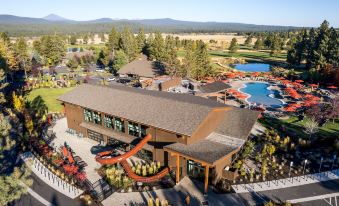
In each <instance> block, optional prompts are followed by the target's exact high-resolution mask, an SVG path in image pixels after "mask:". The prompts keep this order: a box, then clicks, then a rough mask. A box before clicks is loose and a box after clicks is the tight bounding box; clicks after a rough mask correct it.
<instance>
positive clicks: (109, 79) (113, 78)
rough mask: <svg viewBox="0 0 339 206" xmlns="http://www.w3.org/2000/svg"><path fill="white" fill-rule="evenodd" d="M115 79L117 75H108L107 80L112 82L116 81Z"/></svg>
mask: <svg viewBox="0 0 339 206" xmlns="http://www.w3.org/2000/svg"><path fill="white" fill-rule="evenodd" d="M115 80H116V79H115V77H108V78H107V81H108V82H112V81H115Z"/></svg>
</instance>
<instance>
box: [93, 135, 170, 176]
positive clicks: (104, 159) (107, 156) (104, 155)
mask: <svg viewBox="0 0 339 206" xmlns="http://www.w3.org/2000/svg"><path fill="white" fill-rule="evenodd" d="M151 139H152V136H151V135H150V134H148V135H146V136H145V137H144V138H143V139H142V140H141V141H140V142H139V143H138V144H137V145H136V146H135V147H134V148H133V149H131V150H130V151H128V152H126V153H125V154H122V155H119V156H116V157H111V155H112V153H113V151H111V150H110V151H104V152H100V153H98V154H97V156H96V157H95V160H96V161H97V162H99V163H100V164H103V165H106V164H115V163H120V164H121V166H122V167H123V168H124V170H125V171H126V173H127V176H128V177H130V178H132V179H134V180H135V181H138V182H154V181H157V180H159V179H161V178H162V177H164V176H165V175H166V174H168V173H169V168H168V167H167V168H165V169H163V170H162V171H160V172H159V173H158V174H156V175H153V176H150V177H142V176H139V175H136V174H135V173H134V172H133V170H132V169H131V167H130V166H129V164H128V162H127V161H126V159H127V158H129V157H131V156H133V155H135V154H136V153H137V152H138V151H140V150H141V149H142V147H143V146H144V145H145V144H147V142H148V141H149V140H151Z"/></svg>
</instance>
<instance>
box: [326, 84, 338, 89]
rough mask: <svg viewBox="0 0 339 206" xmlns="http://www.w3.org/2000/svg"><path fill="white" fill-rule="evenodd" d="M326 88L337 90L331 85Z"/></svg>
mask: <svg viewBox="0 0 339 206" xmlns="http://www.w3.org/2000/svg"><path fill="white" fill-rule="evenodd" d="M327 88H329V89H337V88H338V87H336V86H333V85H331V86H328V87H327Z"/></svg>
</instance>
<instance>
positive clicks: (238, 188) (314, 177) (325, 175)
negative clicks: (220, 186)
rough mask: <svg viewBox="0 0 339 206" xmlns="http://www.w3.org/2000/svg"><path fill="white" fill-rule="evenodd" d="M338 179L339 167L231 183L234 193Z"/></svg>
mask: <svg viewBox="0 0 339 206" xmlns="http://www.w3.org/2000/svg"><path fill="white" fill-rule="evenodd" d="M335 179H339V169H337V170H332V171H327V172H320V173H314V174H308V175H302V176H297V177H290V178H285V179H277V180H271V181H265V182H257V183H249V184H238V185H232V188H233V189H234V191H235V192H236V193H246V192H253V191H254V192H260V191H266V190H275V189H281V188H287V187H294V186H300V185H306V184H312V183H317V182H323V181H328V180H335Z"/></svg>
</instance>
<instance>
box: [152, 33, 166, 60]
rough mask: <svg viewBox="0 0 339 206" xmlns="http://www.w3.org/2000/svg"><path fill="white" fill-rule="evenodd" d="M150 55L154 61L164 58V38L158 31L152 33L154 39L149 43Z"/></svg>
mask: <svg viewBox="0 0 339 206" xmlns="http://www.w3.org/2000/svg"><path fill="white" fill-rule="evenodd" d="M150 57H151V59H154V60H156V61H163V60H164V39H163V38H162V35H161V33H160V32H156V33H155V34H154V39H153V40H152V43H151V44H150Z"/></svg>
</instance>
